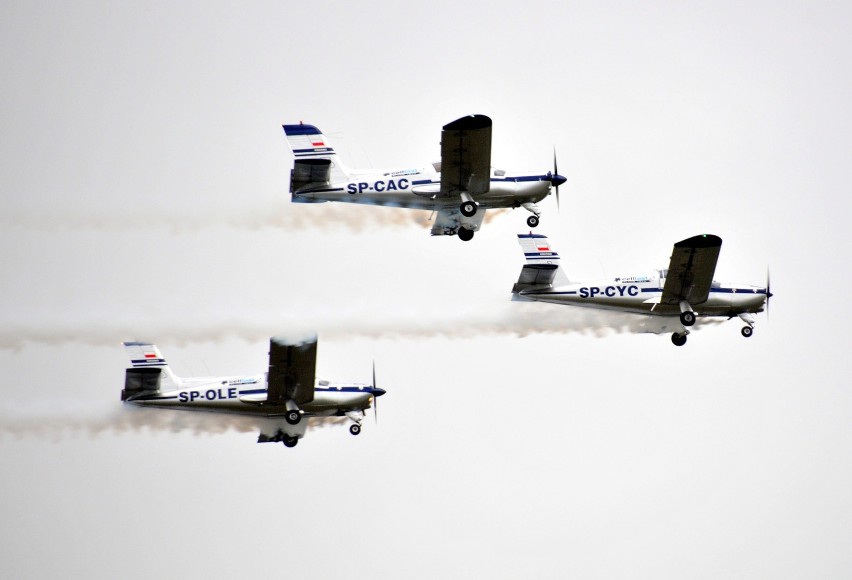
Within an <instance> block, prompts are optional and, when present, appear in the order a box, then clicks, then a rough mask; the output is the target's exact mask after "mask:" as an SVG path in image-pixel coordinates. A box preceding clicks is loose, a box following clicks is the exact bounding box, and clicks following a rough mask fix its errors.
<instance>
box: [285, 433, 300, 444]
mask: <svg viewBox="0 0 852 580" xmlns="http://www.w3.org/2000/svg"><path fill="white" fill-rule="evenodd" d="M298 442H299V438H298V437H293V436H292V435H285V436H284V439H283V440H282V443H284V447H295V446H296V443H298Z"/></svg>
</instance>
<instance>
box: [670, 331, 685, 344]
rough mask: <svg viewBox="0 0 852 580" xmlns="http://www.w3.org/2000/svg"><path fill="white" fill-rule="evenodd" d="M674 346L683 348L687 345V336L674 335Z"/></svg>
mask: <svg viewBox="0 0 852 580" xmlns="http://www.w3.org/2000/svg"><path fill="white" fill-rule="evenodd" d="M672 344H674V345H675V346H683V345H685V344H686V335H685V334H678V333H676V332H675V333H674V334H672Z"/></svg>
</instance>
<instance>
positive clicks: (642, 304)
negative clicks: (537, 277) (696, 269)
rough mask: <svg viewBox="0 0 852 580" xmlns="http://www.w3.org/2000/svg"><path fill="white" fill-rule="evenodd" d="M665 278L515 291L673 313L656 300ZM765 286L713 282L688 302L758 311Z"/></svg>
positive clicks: (727, 310)
mask: <svg viewBox="0 0 852 580" xmlns="http://www.w3.org/2000/svg"><path fill="white" fill-rule="evenodd" d="M664 283H665V278H662V279H661V278H660V277H659V276H658V275H656V274H654V275H650V276H630V277H625V278H610V279H607V280H598V281H595V282H591V283H571V284H567V285H562V286H556V287H551V288H542V289H536V288H530V289H527V290H522V291H520V292H519V296H520V297H521V298H523V299H527V300H537V301H539V302H550V303H553V304H572V305H575V306H586V307H592V308H603V309H609V310H620V311H624V312H635V313H639V314H659V315H663V316H671V315H677V314H679V313H680V308H679V307H678V306H677V305H666V304H661V303H660V298H661V297H662V295H663V285H664ZM765 300H766V288H760V287H757V286H742V285H739V286H734V285H728V284H717V283H714V284H713V287H711V288H710V294H709V296H708V298H707V300H706V301H705V302H702V303H700V304H691V305H690V306H691V307H692V308H693V310H694V311H695V312H696V313H697V314H700V315H705V316H736V315H738V314H741V313H746V312H752V313H755V312H762V311H763V305H764V302H765Z"/></svg>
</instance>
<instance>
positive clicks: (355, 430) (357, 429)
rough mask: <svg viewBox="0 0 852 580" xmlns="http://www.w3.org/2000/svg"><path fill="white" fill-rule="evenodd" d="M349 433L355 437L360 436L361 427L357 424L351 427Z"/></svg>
mask: <svg viewBox="0 0 852 580" xmlns="http://www.w3.org/2000/svg"><path fill="white" fill-rule="evenodd" d="M349 432H350V433H352V434H353V435H358V434H359V433H360V432H361V425H359V424H358V423H355V424H354V425H350V426H349Z"/></svg>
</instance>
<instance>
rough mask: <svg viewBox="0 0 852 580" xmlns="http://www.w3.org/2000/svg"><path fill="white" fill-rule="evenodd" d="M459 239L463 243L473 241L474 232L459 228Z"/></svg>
mask: <svg viewBox="0 0 852 580" xmlns="http://www.w3.org/2000/svg"><path fill="white" fill-rule="evenodd" d="M459 239H460V240H461V241H463V242H469V241H471V240H472V239H473V230H469V229H467V228H459Z"/></svg>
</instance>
